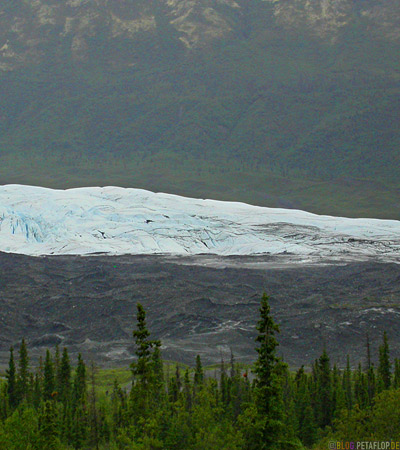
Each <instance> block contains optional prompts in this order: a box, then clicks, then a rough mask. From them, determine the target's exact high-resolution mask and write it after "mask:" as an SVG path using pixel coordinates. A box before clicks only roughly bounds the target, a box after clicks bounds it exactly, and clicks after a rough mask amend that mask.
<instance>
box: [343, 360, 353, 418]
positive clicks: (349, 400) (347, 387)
mask: <svg viewBox="0 0 400 450" xmlns="http://www.w3.org/2000/svg"><path fill="white" fill-rule="evenodd" d="M343 391H344V394H345V398H346V408H347V409H349V410H350V409H352V408H353V391H352V388H351V368H350V357H349V355H347V363H346V370H345V371H344V374H343Z"/></svg>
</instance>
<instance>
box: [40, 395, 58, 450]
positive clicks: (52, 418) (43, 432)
mask: <svg viewBox="0 0 400 450" xmlns="http://www.w3.org/2000/svg"><path fill="white" fill-rule="evenodd" d="M39 441H40V448H41V449H43V450H57V449H59V448H60V442H59V439H58V426H57V415H56V409H55V406H54V402H51V401H46V402H45V403H44V405H43V407H42V410H41V412H40V415H39Z"/></svg>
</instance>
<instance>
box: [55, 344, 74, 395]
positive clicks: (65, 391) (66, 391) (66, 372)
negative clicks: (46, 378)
mask: <svg viewBox="0 0 400 450" xmlns="http://www.w3.org/2000/svg"><path fill="white" fill-rule="evenodd" d="M57 378H58V379H57V389H58V398H59V399H60V401H62V402H64V403H66V402H67V401H69V400H70V394H71V364H70V361H69V355H68V350H67V348H66V347H64V350H63V353H62V357H61V362H60V369H59V371H58V377H57Z"/></svg>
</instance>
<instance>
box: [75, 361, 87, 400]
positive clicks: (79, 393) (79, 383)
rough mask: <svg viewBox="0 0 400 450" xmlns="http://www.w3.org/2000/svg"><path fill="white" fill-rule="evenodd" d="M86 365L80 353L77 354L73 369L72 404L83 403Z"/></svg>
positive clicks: (85, 387) (85, 389)
mask: <svg viewBox="0 0 400 450" xmlns="http://www.w3.org/2000/svg"><path fill="white" fill-rule="evenodd" d="M86 391H87V386H86V366H85V363H84V362H83V359H82V355H81V354H80V353H79V355H78V365H77V367H76V371H75V377H74V388H73V400H74V406H77V405H78V404H84V402H85V398H86Z"/></svg>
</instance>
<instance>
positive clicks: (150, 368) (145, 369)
mask: <svg viewBox="0 0 400 450" xmlns="http://www.w3.org/2000/svg"><path fill="white" fill-rule="evenodd" d="M136 317H137V325H136V330H134V331H133V338H134V340H135V346H136V350H135V353H136V356H137V360H136V361H134V362H132V364H131V369H132V375H133V379H134V382H136V383H139V384H140V385H141V386H142V387H143V388H144V387H146V386H148V385H149V384H150V383H151V382H152V381H153V375H154V362H153V359H152V351H153V350H154V349H155V348H157V347H160V346H161V343H160V341H156V340H150V339H149V337H150V332H149V331H148V329H147V326H146V312H145V310H144V308H143V306H142V305H141V304H140V303H138V304H137V316H136Z"/></svg>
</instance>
